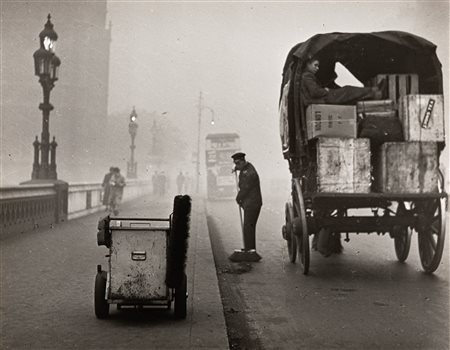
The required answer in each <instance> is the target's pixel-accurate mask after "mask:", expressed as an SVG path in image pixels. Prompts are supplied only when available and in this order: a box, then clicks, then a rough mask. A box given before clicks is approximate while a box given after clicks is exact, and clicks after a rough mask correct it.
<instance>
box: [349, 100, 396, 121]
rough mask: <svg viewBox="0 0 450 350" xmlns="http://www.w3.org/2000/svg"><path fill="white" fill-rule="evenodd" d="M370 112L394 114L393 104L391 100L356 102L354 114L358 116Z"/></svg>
mask: <svg viewBox="0 0 450 350" xmlns="http://www.w3.org/2000/svg"><path fill="white" fill-rule="evenodd" d="M372 113H385V114H387V115H392V114H395V105H394V102H393V101H392V100H373V101H359V102H357V103H356V114H357V115H358V117H359V118H364V116H366V114H367V115H371V114H372Z"/></svg>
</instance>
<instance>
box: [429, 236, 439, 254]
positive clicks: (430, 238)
mask: <svg viewBox="0 0 450 350" xmlns="http://www.w3.org/2000/svg"><path fill="white" fill-rule="evenodd" d="M428 243H429V244H430V247H431V249H432V251H433V254H434V252H435V251H436V246H437V242H436V240H435V239H434V235H432V234H429V235H428Z"/></svg>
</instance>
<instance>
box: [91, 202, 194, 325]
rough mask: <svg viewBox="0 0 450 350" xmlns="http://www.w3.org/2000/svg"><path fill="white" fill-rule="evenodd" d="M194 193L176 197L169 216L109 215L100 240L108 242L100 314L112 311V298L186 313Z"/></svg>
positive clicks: (100, 272) (98, 291)
mask: <svg viewBox="0 0 450 350" xmlns="http://www.w3.org/2000/svg"><path fill="white" fill-rule="evenodd" d="M189 214H190V198H189V197H188V196H177V197H175V203H174V212H173V214H172V215H171V216H170V217H169V218H167V219H165V218H127V217H109V216H107V217H105V218H103V219H101V220H100V221H99V225H98V229H99V231H98V234H97V243H98V245H104V246H106V247H107V248H108V250H109V252H108V254H107V255H106V257H107V258H108V264H107V267H106V270H104V269H102V266H101V265H97V275H96V277H95V290H94V294H95V296H94V304H95V315H96V316H97V318H106V317H108V315H109V306H110V304H117V307H118V309H119V308H121V307H122V306H141V307H143V306H152V307H165V308H167V309H170V308H171V304H172V302H174V303H175V305H174V315H175V317H177V318H185V317H186V312H187V276H186V273H185V261H186V251H187V238H188V235H189Z"/></svg>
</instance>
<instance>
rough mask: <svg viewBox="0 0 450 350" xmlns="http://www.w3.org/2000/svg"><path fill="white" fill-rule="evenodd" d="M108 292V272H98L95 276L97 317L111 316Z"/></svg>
mask: <svg viewBox="0 0 450 350" xmlns="http://www.w3.org/2000/svg"><path fill="white" fill-rule="evenodd" d="M105 293H106V272H105V271H102V272H97V275H96V276H95V290H94V309H95V316H97V318H107V317H108V316H109V304H108V301H107V300H106V299H105Z"/></svg>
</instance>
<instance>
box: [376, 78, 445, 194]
mask: <svg viewBox="0 0 450 350" xmlns="http://www.w3.org/2000/svg"><path fill="white" fill-rule="evenodd" d="M381 79H387V81H388V84H387V85H388V91H387V95H388V96H389V98H390V99H391V100H392V101H393V102H394V106H395V109H396V110H397V112H398V121H399V124H400V125H401V128H402V134H403V135H402V137H403V140H402V141H401V140H384V141H383V142H381V143H380V145H379V146H378V147H377V148H378V149H377V150H372V151H373V152H374V153H375V154H374V157H372V165H373V167H374V171H373V176H374V180H375V183H374V190H376V191H379V192H383V193H430V192H436V191H437V190H438V185H437V182H438V168H439V145H438V144H439V142H444V140H445V135H444V108H443V97H442V95H421V94H419V80H418V76H417V75H415V74H389V75H386V74H380V75H378V76H377V77H376V78H375V79H374V81H373V83H374V84H376V83H378V82H380V81H381ZM386 126H388V125H387V124H386Z"/></svg>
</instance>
